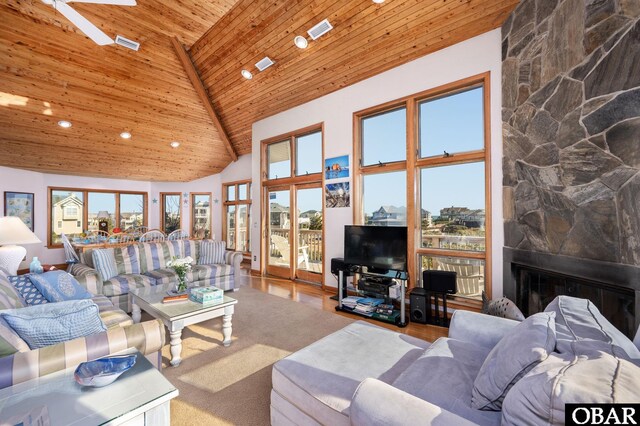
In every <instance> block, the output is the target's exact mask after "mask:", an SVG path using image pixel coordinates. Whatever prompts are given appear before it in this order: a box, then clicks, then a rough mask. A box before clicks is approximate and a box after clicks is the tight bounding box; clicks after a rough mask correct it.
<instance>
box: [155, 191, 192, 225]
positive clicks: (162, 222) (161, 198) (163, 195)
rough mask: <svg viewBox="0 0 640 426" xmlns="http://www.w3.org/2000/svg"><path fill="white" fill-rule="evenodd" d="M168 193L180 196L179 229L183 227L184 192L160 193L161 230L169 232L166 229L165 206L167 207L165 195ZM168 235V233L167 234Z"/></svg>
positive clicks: (168, 193)
mask: <svg viewBox="0 0 640 426" xmlns="http://www.w3.org/2000/svg"><path fill="white" fill-rule="evenodd" d="M167 195H177V196H178V197H180V202H179V203H178V209H179V210H178V211H179V212H180V227H179V228H178V229H183V228H182V219H183V216H184V215H183V214H182V201H183V200H182V193H181V192H161V193H160V231H162V232H163V233H165V234H167V232H165V230H164V207H165V197H166V196H167ZM167 235H168V234H167ZM189 235H191V233H189Z"/></svg>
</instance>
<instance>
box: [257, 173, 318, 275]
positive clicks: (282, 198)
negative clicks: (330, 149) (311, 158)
mask: <svg viewBox="0 0 640 426" xmlns="http://www.w3.org/2000/svg"><path fill="white" fill-rule="evenodd" d="M265 189H266V191H265V211H266V212H268V214H267V215H268V216H267V221H266V222H267V226H266V229H265V230H266V238H265V239H264V241H265V253H266V261H267V262H266V264H267V267H266V272H267V273H268V274H270V275H274V276H278V277H282V278H289V279H300V280H303V281H309V282H315V283H321V282H322V264H323V244H322V241H323V230H322V228H323V217H322V215H323V209H322V202H323V198H322V187H321V184H320V183H312V184H300V185H287V186H278V187H267V188H265Z"/></svg>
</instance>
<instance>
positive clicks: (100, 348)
mask: <svg viewBox="0 0 640 426" xmlns="http://www.w3.org/2000/svg"><path fill="white" fill-rule="evenodd" d="M92 300H93V301H94V302H95V303H96V304H97V305H98V308H99V311H100V318H101V319H102V322H103V323H104V324H105V326H106V327H107V331H104V332H101V333H97V334H93V335H90V336H86V337H80V338H77V339H74V340H70V341H68V342H63V343H58V344H56V345H52V346H46V347H43V348H40V349H33V350H32V349H30V348H29V346H28V345H27V343H26V342H24V341H23V340H22V339H20V337H19V336H18V335H17V334H16V333H15V332H14V331H13V330H12V329H11V328H10V327H9V326H8V325H7V323H6V322H4V321H0V340H2V342H1V343H2V346H3V348H4V349H5V350H6V349H7V348H13V349H12V350H10V351H9V352H11V351H13V353H12V354H8V355H5V356H2V357H0V389H2V388H6V387H9V386H13V385H15V384H18V383H21V382H24V381H27V380H30V379H34V378H37V377H40V376H44V375H46V374H50V373H53V372H55V371H59V370H63V369H67V368H71V367H76V366H77V365H78V364H79V363H81V362H84V361H90V360H93V359H96V358H100V357H103V356H107V355H111V354H115V353H117V352H120V351H123V350H125V349H128V348H136V349H138V350H139V351H140V353H142V354H143V355H145V356H146V358H147V359H149V360H150V361H151V362H152V364H153V365H155V366H156V367H157V368H160V366H161V365H162V363H161V349H162V346H163V345H164V343H165V331H164V330H165V329H164V325H163V324H162V322H160V321H158V320H152V321H145V322H141V323H139V324H134V323H133V321H132V320H131V318H130V317H129V316H128V315H127V314H126V313H125V312H123V311H122V310H120V309H117V308H116V307H114V306H113V304H112V303H111V301H110V300H109V299H108V298H107V297H105V296H103V295H98V296H95V297H93V298H92ZM22 307H25V301H24V300H23V299H22V298H21V297H20V296H19V294H18V292H17V291H16V290H15V288H14V287H13V286H12V285H11V283H10V281H9V279H8V276H7V273H6V271H5V270H4V269H2V268H0V310H4V309H19V308H22Z"/></svg>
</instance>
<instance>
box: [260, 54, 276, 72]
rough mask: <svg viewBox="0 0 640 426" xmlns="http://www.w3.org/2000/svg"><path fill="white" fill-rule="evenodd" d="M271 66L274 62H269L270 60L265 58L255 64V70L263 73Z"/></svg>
mask: <svg viewBox="0 0 640 426" xmlns="http://www.w3.org/2000/svg"><path fill="white" fill-rule="evenodd" d="M273 64H274V62H273V61H272V60H271V58H269V57H268V56H265V57H264V58H262V59H260V60H259V61H258V62H256V68H258V69H259V70H260V71H264V70H266V69H267V68H269V67H270V66H271V65H273Z"/></svg>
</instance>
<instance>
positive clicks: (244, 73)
mask: <svg viewBox="0 0 640 426" xmlns="http://www.w3.org/2000/svg"><path fill="white" fill-rule="evenodd" d="M240 74H242V76H243V77H244V78H246V79H247V80H251V79H252V78H253V74H251V71H249V70H242V71H240Z"/></svg>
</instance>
